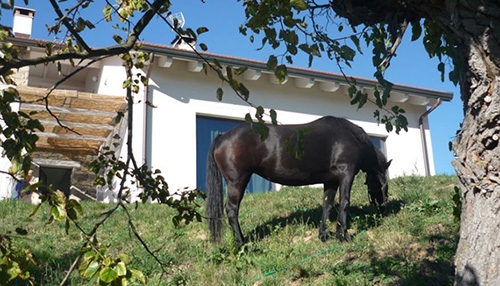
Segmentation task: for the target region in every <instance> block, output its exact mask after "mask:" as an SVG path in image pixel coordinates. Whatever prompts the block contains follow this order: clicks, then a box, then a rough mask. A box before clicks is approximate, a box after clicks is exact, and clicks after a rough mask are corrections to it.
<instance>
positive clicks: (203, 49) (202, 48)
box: [200, 43, 208, 51]
mask: <svg viewBox="0 0 500 286" xmlns="http://www.w3.org/2000/svg"><path fill="white" fill-rule="evenodd" d="M200 48H201V50H202V51H207V50H208V47H207V45H206V44H204V43H200Z"/></svg>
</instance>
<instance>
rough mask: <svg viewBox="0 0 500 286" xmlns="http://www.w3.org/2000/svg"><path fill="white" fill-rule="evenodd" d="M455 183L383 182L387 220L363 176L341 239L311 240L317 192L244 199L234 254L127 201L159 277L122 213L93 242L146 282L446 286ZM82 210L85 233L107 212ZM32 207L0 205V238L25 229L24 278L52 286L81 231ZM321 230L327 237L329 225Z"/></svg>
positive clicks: (158, 209)
mask: <svg viewBox="0 0 500 286" xmlns="http://www.w3.org/2000/svg"><path fill="white" fill-rule="evenodd" d="M456 184H457V181H456V178H455V177H449V176H434V177H428V178H421V177H404V178H398V179H395V180H392V181H390V186H389V192H390V203H389V214H388V215H386V216H384V217H382V216H379V215H377V214H376V212H375V210H374V209H373V208H372V207H371V206H369V204H368V197H367V192H366V188H365V186H364V185H363V180H362V178H358V179H357V180H356V182H355V185H354V187H353V193H352V201H351V208H350V211H349V213H350V218H351V222H352V223H351V227H350V233H351V234H352V236H353V241H352V242H350V243H341V242H339V241H337V240H329V241H328V242H327V243H322V242H320V241H319V239H318V238H317V235H318V226H319V222H320V217H321V201H322V190H321V189H315V188H298V187H294V188H291V187H287V188H284V189H282V190H281V191H279V192H271V193H261V194H256V195H246V196H245V198H244V199H243V202H242V208H241V211H240V222H241V225H242V230H243V233H244V234H245V235H247V236H250V238H251V239H252V242H250V243H249V244H247V245H246V247H245V248H244V249H243V250H240V251H238V250H236V249H235V247H234V245H235V244H234V241H233V237H232V234H231V232H230V229H229V227H228V226H226V229H225V230H226V231H225V235H224V242H223V243H221V244H219V245H214V244H212V243H210V242H209V241H207V237H208V231H207V228H206V223H205V222H203V223H198V222H194V223H191V224H190V225H188V226H184V225H183V226H179V227H174V225H173V223H172V221H171V217H172V213H173V212H172V210H170V209H168V208H167V207H165V206H163V205H157V204H147V205H139V206H138V208H137V209H136V208H134V206H132V205H131V206H130V213H131V215H132V216H133V220H134V222H135V225H136V228H137V230H138V232H139V233H140V234H141V236H142V238H143V239H144V240H145V241H146V242H147V244H148V247H149V248H150V249H151V250H152V251H153V252H154V253H155V255H156V256H157V257H158V258H159V259H160V260H161V261H162V262H163V263H164V265H165V269H166V270H167V271H166V272H165V273H162V270H161V267H160V266H159V265H158V263H157V262H156V261H155V260H154V259H153V258H152V257H151V256H150V255H148V254H147V253H146V251H145V250H144V249H143V247H142V246H141V245H140V243H139V242H138V241H137V240H136V239H135V238H134V236H133V235H132V234H131V232H130V231H129V230H128V228H127V217H126V214H125V212H124V211H123V210H120V211H116V212H115V213H114V214H113V216H112V218H111V220H109V221H108V222H107V223H106V224H105V225H104V227H103V228H102V229H101V230H100V232H99V233H98V239H99V240H100V241H101V242H102V243H110V244H111V248H110V252H112V253H120V252H125V253H127V254H128V255H129V256H130V258H131V259H132V261H133V265H132V267H133V268H138V269H140V270H142V271H143V273H144V274H145V275H147V276H148V279H149V283H148V284H151V285H158V282H159V285H313V284H314V285H452V281H453V280H452V279H453V271H454V270H453V256H454V253H455V249H456V244H457V240H458V222H456V221H455V220H454V216H453V207H454V205H455V203H454V201H453V199H452V197H453V195H454V192H455V191H454V186H455V185H456ZM82 204H83V206H84V212H85V214H84V216H83V218H81V219H80V220H79V223H80V224H81V226H82V228H83V229H85V230H86V231H89V230H90V229H91V228H92V226H93V223H95V222H96V221H97V220H98V219H99V218H100V217H101V216H102V213H104V212H105V211H106V210H108V209H109V208H110V206H109V205H106V204H99V203H90V202H84V203H82ZM200 204H201V205H203V202H202V201H200ZM32 209H33V206H32V205H29V204H25V203H23V202H18V201H2V202H0V234H2V233H5V232H7V231H13V230H14V228H15V227H16V226H22V227H24V228H26V229H27V230H28V236H26V237H19V236H15V243H16V245H18V246H24V247H28V248H29V249H30V250H31V251H32V252H33V253H34V255H35V256H36V259H37V261H38V263H39V266H38V267H33V269H32V273H33V276H34V277H35V278H36V280H37V283H39V284H40V285H59V282H60V281H61V280H62V278H63V277H64V275H65V270H67V269H68V268H69V266H70V264H71V262H72V261H73V260H74V258H75V257H76V256H77V254H78V248H79V246H81V244H82V241H83V235H82V234H81V233H80V232H79V231H78V230H77V229H76V228H75V227H72V228H71V229H70V231H69V234H68V235H66V234H65V231H64V224H61V223H52V224H49V225H46V224H45V223H46V221H47V219H48V215H46V213H47V211H48V210H47V208H44V207H42V209H41V210H40V211H39V212H38V214H37V215H36V216H34V217H31V218H29V217H28V215H29V214H30V212H31V211H32ZM200 212H201V213H203V212H204V210H203V208H200ZM335 216H336V213H335V211H334V213H333V214H332V217H333V218H335ZM334 221H335V220H334ZM329 229H330V230H332V231H334V229H335V223H334V222H331V223H330V225H329ZM71 281H72V283H71V284H72V285H81V284H84V282H85V280H82V279H81V278H80V277H79V276H78V274H77V273H75V274H74V275H73V276H72V280H71Z"/></svg>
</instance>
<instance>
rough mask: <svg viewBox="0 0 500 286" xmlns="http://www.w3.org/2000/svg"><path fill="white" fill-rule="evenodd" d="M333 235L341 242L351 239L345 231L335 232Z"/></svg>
mask: <svg viewBox="0 0 500 286" xmlns="http://www.w3.org/2000/svg"><path fill="white" fill-rule="evenodd" d="M335 237H337V239H338V240H340V241H342V242H350V241H351V236H350V235H349V234H348V233H347V232H346V233H344V234H342V233H337V234H336V235H335Z"/></svg>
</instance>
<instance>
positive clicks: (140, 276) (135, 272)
mask: <svg viewBox="0 0 500 286" xmlns="http://www.w3.org/2000/svg"><path fill="white" fill-rule="evenodd" d="M129 271H130V273H131V274H132V275H131V276H132V277H131V278H132V280H137V281H139V282H140V283H142V284H146V282H147V281H146V277H145V276H144V274H142V272H141V271H139V270H137V269H129Z"/></svg>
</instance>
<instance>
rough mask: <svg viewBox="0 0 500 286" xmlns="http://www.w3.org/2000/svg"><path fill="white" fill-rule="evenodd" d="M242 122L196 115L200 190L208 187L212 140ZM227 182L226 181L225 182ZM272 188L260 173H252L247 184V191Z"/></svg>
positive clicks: (197, 180)
mask: <svg viewBox="0 0 500 286" xmlns="http://www.w3.org/2000/svg"><path fill="white" fill-rule="evenodd" d="M239 124H241V121H237V120H229V119H220V118H211V117H204V116H197V117H196V186H197V188H198V189H200V190H205V188H206V175H207V171H206V168H207V154H208V150H209V149H210V145H211V144H212V140H214V138H215V137H217V136H218V135H219V134H224V133H225V132H226V131H228V130H230V129H232V128H234V127H236V126H237V125H239ZM224 184H225V183H224ZM269 190H272V183H271V182H270V181H268V180H266V179H264V178H262V177H260V176H259V175H256V174H254V175H252V177H251V178H250V182H248V185H247V190H246V191H247V192H249V193H254V192H262V191H269Z"/></svg>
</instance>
